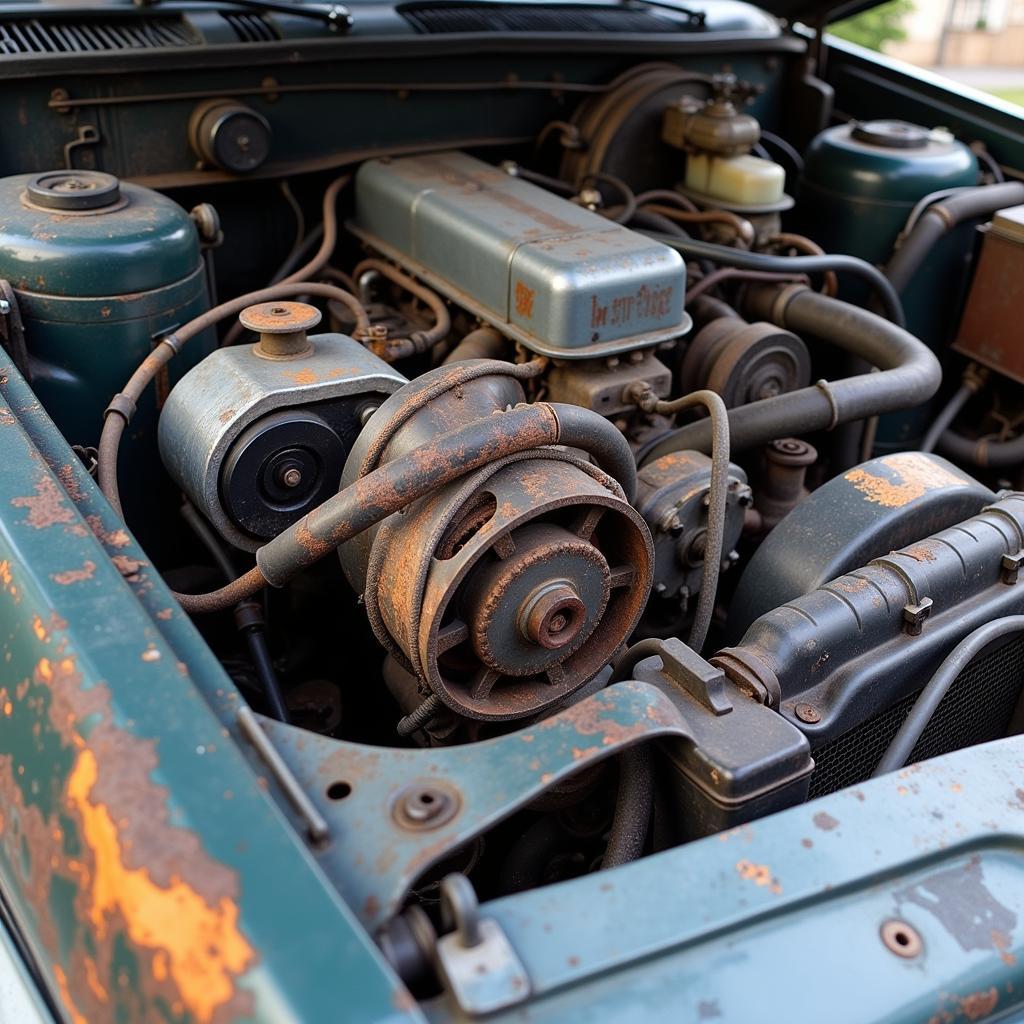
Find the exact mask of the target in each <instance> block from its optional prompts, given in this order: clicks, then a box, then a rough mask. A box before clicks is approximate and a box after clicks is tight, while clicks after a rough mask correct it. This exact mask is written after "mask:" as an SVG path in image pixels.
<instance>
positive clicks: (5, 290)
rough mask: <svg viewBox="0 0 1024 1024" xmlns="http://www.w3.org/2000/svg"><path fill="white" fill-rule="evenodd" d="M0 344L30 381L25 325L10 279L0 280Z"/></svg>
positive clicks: (30, 370)
mask: <svg viewBox="0 0 1024 1024" xmlns="http://www.w3.org/2000/svg"><path fill="white" fill-rule="evenodd" d="M0 345H2V346H3V348H4V349H5V350H6V351H7V354H8V355H9V356H10V357H11V360H12V361H13V363H14V365H15V366H16V367H17V368H18V372H19V373H20V374H21V375H22V376H23V377H24V378H25V379H26V380H27V381H29V382H31V380H32V369H31V367H30V366H29V360H28V348H27V346H26V344H25V326H24V324H23V323H22V320H21V310H20V309H19V308H18V297H17V295H16V293H15V291H14V288H13V287H11V282H10V281H0Z"/></svg>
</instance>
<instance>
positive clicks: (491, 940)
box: [435, 874, 530, 1016]
mask: <svg viewBox="0 0 1024 1024" xmlns="http://www.w3.org/2000/svg"><path fill="white" fill-rule="evenodd" d="M441 917H442V920H443V921H444V923H445V925H446V926H447V927H453V928H454V931H452V932H449V933H448V934H447V935H442V936H441V938H439V939H438V940H437V946H436V950H435V953H436V956H437V966H438V968H439V970H440V972H441V975H442V977H443V979H444V981H445V983H446V984H447V986H448V989H449V991H450V992H451V994H452V995H453V996H454V997H455V1001H456V1002H457V1003H458V1004H459V1007H460V1009H461V1010H462V1011H463V1012H464V1013H468V1014H470V1015H472V1016H482V1015H483V1014H485V1013H494V1012H495V1011H496V1010H503V1009H505V1008H506V1007H509V1006H515V1005H516V1004H517V1003H522V1002H525V1001H526V999H528V998H529V995H530V978H529V976H528V975H527V973H526V969H525V968H524V967H523V964H522V961H521V960H520V959H519V957H518V956H517V955H516V951H515V950H514V949H513V948H512V944H511V943H510V942H509V941H508V937H507V936H506V935H505V933H504V932H503V931H502V929H501V925H499V924H498V922H497V921H495V920H494V919H493V918H489V917H480V914H479V905H478V904H477V899H476V892H475V891H474V890H473V886H472V883H471V882H470V881H469V879H468V878H466V876H465V875H459V874H452V875H448V876H447V877H446V878H445V879H444V881H442V882H441Z"/></svg>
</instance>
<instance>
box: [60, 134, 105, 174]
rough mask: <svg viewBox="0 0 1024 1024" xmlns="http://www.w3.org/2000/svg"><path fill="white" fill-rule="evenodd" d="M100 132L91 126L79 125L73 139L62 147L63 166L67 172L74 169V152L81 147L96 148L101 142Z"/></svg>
mask: <svg viewBox="0 0 1024 1024" xmlns="http://www.w3.org/2000/svg"><path fill="white" fill-rule="evenodd" d="M101 141H102V140H101V138H100V131H99V129H98V128H97V127H96V126H95V125H93V124H83V125H79V127H78V132H77V134H76V136H75V138H74V139H72V140H71V141H70V142H68V143H66V144H65V146H64V166H65V168H67V170H69V171H73V170H74V169H75V150H76V149H81V148H82V146H98V145H99V144H100V142H101Z"/></svg>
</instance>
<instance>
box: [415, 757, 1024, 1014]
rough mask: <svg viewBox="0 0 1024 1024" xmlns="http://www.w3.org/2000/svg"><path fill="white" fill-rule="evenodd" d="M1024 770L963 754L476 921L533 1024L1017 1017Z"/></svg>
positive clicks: (536, 895)
mask: <svg viewBox="0 0 1024 1024" xmlns="http://www.w3.org/2000/svg"><path fill="white" fill-rule="evenodd" d="M1022 760H1024V742H1022V740H1021V739H1020V738H1014V739H1008V740H1003V741H1000V742H997V743H992V744H988V745H986V746H983V747H977V748H974V749H972V750H966V751H962V752H960V753H957V754H953V755H950V756H947V757H944V758H941V759H938V760H935V761H930V762H927V763H926V764H922V765H915V766H914V767H912V768H908V769H905V770H904V771H901V772H897V773H895V774H892V775H888V776H886V777H884V778H882V779H877V780H873V781H872V782H869V783H867V784H865V785H863V786H860V787H857V788H853V789H848V790H845V791H844V792H842V793H837V794H834V795H833V796H830V797H826V798H823V799H820V800H816V801H814V802H812V803H810V804H808V805H806V806H803V807H798V808H793V809H791V810H787V811H783V812H781V813H779V814H776V815H773V816H772V817H770V818H766V819H764V820H762V821H758V822H755V823H753V824H750V825H744V826H741V827H740V828H736V829H733V830H730V831H728V832H724V833H722V834H721V835H719V836H713V837H710V838H708V839H704V840H699V841H697V842H695V843H691V844H689V845H688V846H686V847H684V848H681V849H677V850H671V851H668V852H666V853H663V854H660V855H658V856H657V857H652V858H648V859H647V860H644V861H640V862H638V863H635V864H629V865H626V866H625V867H622V868H618V869H616V870H615V871H611V872H601V873H600V874H597V875H588V876H585V877H583V878H579V879H575V880H573V881H570V882H566V883H563V884H561V885H559V886H557V887H549V888H546V889H543V890H535V891H533V892H528V893H523V894H519V895H517V896H513V897H506V898H502V899H500V900H496V901H494V902H490V903H484V904H483V905H482V906H481V908H480V914H481V916H486V917H487V918H489V919H492V920H494V921H496V922H497V923H498V924H499V925H500V926H501V928H502V930H503V931H504V932H505V934H506V936H507V937H508V939H509V942H510V943H511V945H512V947H513V948H514V949H515V951H516V953H517V954H518V955H519V957H520V958H521V959H522V961H523V965H524V967H525V969H526V972H527V974H528V976H529V979H530V985H531V990H532V993H533V1000H532V1001H531V1003H530V1006H529V1016H530V1020H531V1021H541V1022H547V1021H557V1022H559V1024H566V1022H577V1021H579V1022H584V1021H591V1020H594V1019H595V1018H598V1017H608V1018H613V1019H616V1020H640V1019H643V1020H651V1019H665V1020H695V1021H721V1022H722V1024H732V1022H740V1024H748V1022H750V1021H777V1020H778V1021H781V1020H785V1021H792V1022H794V1024H817V1022H820V1021H822V1020H829V1021H832V1022H835V1024H863V1022H865V1021H887V1022H891V1024H922V1022H928V1024H960V1022H968V1021H982V1020H989V1019H995V1018H998V1019H1000V1020H1004V1019H1008V1020H1018V1019H1020V1014H1021V1004H1022V1000H1024V959H1022V958H1024V929H1022V921H1024V859H1022V857H1021V850H1022V849H1024V790H1022V789H1021V785H1020V766H1021V763H1022ZM668 879H671V882H669V883H667V880H668ZM890 922H897V923H902V924H903V925H905V926H906V928H907V931H908V934H907V936H905V938H906V939H907V940H908V944H909V949H907V948H906V947H904V946H901V947H900V952H898V953H897V952H895V951H893V950H892V949H891V948H890V943H889V942H887V941H886V939H887V938H889V936H890V933H891V931H892V928H886V926H887V925H888V924H889V923H890ZM883 929H885V931H883ZM915 936H916V937H917V938H918V939H919V940H920V944H921V948H920V949H919V950H915V948H914V938H915ZM908 953H913V954H914V955H907V954H908ZM641 956H643V958H644V962H643V963H640V962H639V958H640V957H641ZM783 965H798V969H797V970H795V971H794V970H786V969H783ZM754 978H756V979H757V983H756V984H752V979H754ZM641 988H642V991H643V993H644V998H643V1001H642V1003H638V1001H637V995H636V993H637V991H638V989H641ZM428 1012H429V1015H430V1018H431V1020H434V1021H445V1020H449V1019H451V1016H452V1010H451V1007H450V1005H449V1004H448V1003H447V1002H446V1001H445V1000H444V999H443V998H442V999H438V1000H436V1001H435V1002H434V1004H433V1005H432V1006H431V1007H429V1008H428ZM1004 1014H1005V1015H1006V1016H1004ZM493 1019H495V1020H498V1021H501V1022H502V1024H504V1022H505V1021H509V1022H511V1021H515V1020H518V1019H520V1018H519V1017H517V1015H516V1012H515V1011H514V1010H513V1011H510V1012H509V1013H507V1014H504V1015H500V1016H498V1017H495V1018H493Z"/></svg>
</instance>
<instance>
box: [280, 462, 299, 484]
mask: <svg viewBox="0 0 1024 1024" xmlns="http://www.w3.org/2000/svg"><path fill="white" fill-rule="evenodd" d="M281 483H283V484H284V485H285V487H298V486H299V484H301V483H302V470H301V469H297V468H296V467H295V466H291V467H290V468H288V469H286V470H285V471H284V472H283V473H282V474H281Z"/></svg>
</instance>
